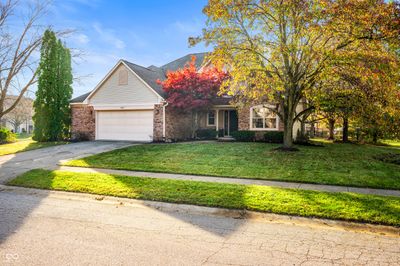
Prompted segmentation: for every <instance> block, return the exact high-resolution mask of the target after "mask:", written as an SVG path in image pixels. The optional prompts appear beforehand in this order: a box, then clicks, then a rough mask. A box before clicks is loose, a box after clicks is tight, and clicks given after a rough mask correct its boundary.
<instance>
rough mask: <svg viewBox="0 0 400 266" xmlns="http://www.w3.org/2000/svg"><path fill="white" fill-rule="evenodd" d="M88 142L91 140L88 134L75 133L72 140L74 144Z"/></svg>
mask: <svg viewBox="0 0 400 266" xmlns="http://www.w3.org/2000/svg"><path fill="white" fill-rule="evenodd" d="M88 140H90V135H89V133H87V132H74V133H73V134H72V138H71V141H73V142H79V141H88Z"/></svg>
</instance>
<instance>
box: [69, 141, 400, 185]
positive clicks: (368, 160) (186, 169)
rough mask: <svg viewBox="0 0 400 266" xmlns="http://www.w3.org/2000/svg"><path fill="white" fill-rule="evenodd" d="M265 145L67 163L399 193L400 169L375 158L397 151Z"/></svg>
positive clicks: (135, 150)
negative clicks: (285, 149) (290, 148)
mask: <svg viewBox="0 0 400 266" xmlns="http://www.w3.org/2000/svg"><path fill="white" fill-rule="evenodd" d="M276 147H278V145H274V144H267V143H218V142H212V143H181V144H149V145H138V146H132V147H128V148H124V149H120V150H114V151H111V152H106V153H102V154H98V155H94V156H90V157H86V158H82V159H78V160H73V161H70V162H67V163H66V165H69V166H80V167H97V168H112V169H125V170H139V171H150V172H167V173H182V174H196V175H211V176H225V177H240V178H253V179H266V180H281V181H293V182H304V183H317V184H331V185H343V186H356V187H372V188H387V189H400V166H399V165H395V164H390V163H385V162H382V161H379V160H376V159H374V156H375V155H378V154H383V153H400V148H398V147H388V146H373V145H355V144H340V143H335V144H333V143H324V147H309V146H307V147H306V146H299V149H300V151H299V152H292V153H288V152H279V151H275V150H274V148H276Z"/></svg>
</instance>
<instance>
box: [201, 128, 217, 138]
mask: <svg viewBox="0 0 400 266" xmlns="http://www.w3.org/2000/svg"><path fill="white" fill-rule="evenodd" d="M196 136H197V137H198V138H199V139H215V137H216V136H217V131H215V130H214V129H207V128H205V129H198V130H197V131H196Z"/></svg>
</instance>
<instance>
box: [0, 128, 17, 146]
mask: <svg viewBox="0 0 400 266" xmlns="http://www.w3.org/2000/svg"><path fill="white" fill-rule="evenodd" d="M16 140H17V135H16V134H14V133H12V132H11V131H10V130H8V128H0V144H4V143H11V142H15V141H16Z"/></svg>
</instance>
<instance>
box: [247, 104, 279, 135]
mask: <svg viewBox="0 0 400 266" xmlns="http://www.w3.org/2000/svg"><path fill="white" fill-rule="evenodd" d="M278 121H279V119H278V116H277V115H276V114H275V113H274V112H272V111H271V110H270V109H268V108H266V107H264V106H263V105H259V106H254V107H251V108H250V129H253V130H278Z"/></svg>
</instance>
